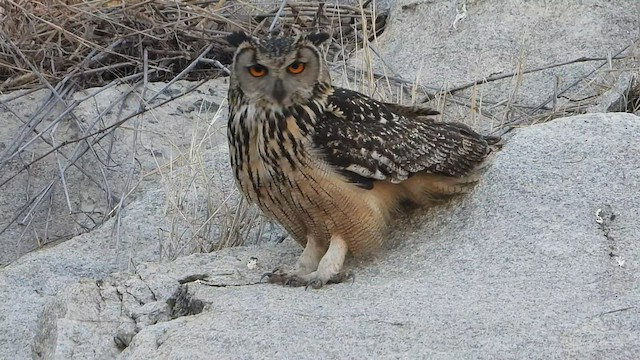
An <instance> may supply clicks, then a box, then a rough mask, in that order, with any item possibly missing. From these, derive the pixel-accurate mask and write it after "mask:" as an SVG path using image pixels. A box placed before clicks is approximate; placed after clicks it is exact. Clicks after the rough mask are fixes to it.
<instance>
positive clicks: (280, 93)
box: [271, 79, 287, 103]
mask: <svg viewBox="0 0 640 360" xmlns="http://www.w3.org/2000/svg"><path fill="white" fill-rule="evenodd" d="M271 95H273V98H274V99H276V100H277V101H278V102H279V103H282V101H283V100H284V98H285V96H286V95H287V94H286V93H285V91H284V84H283V83H282V80H281V79H277V80H276V83H275V84H274V85H273V93H272V94H271Z"/></svg>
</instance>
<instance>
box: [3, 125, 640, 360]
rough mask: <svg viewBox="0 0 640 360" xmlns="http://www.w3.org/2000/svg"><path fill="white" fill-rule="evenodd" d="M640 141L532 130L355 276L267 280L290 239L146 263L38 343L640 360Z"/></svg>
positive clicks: (86, 294)
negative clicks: (312, 287)
mask: <svg viewBox="0 0 640 360" xmlns="http://www.w3.org/2000/svg"><path fill="white" fill-rule="evenodd" d="M639 134H640V118H638V117H636V116H634V115H630V114H622V113H620V114H589V115H582V116H576V117H570V118H563V119H559V120H555V121H552V122H549V123H546V124H541V125H535V126H532V127H529V128H525V129H520V130H517V131H516V133H515V135H514V136H513V137H512V138H511V139H510V141H509V142H508V143H507V144H506V146H505V147H504V148H503V150H502V151H500V152H499V153H498V154H497V156H496V157H495V159H494V161H493V164H492V165H491V166H490V167H489V168H488V170H487V172H486V174H485V175H484V177H483V179H482V180H481V181H480V183H479V184H478V186H477V187H476V188H475V189H474V191H472V192H471V193H470V194H468V195H467V196H465V197H462V198H460V199H457V200H454V201H453V202H451V203H450V204H448V205H445V206H442V207H438V208H434V209H432V210H430V211H428V212H426V213H417V214H414V216H411V217H409V218H407V219H405V220H403V221H402V223H401V226H399V229H398V230H397V232H396V234H395V236H394V237H393V239H392V240H391V241H390V242H389V244H388V246H386V247H385V248H384V249H382V250H381V251H380V252H379V253H378V254H377V255H375V257H372V258H368V259H358V260H356V259H351V261H350V262H349V264H348V266H349V267H350V268H351V269H353V270H354V271H355V272H356V274H357V275H356V279H355V281H354V283H352V284H338V285H329V286H326V287H324V288H323V289H320V290H317V291H304V290H303V289H301V288H287V287H282V286H278V285H270V284H258V283H257V282H258V280H259V278H260V274H261V273H262V272H264V271H267V270H271V269H272V268H273V267H274V266H276V265H278V264H280V263H281V262H284V263H292V262H293V261H295V258H296V255H297V254H298V253H299V252H300V249H299V247H298V246H297V245H295V244H293V243H291V242H289V241H287V242H285V243H283V244H270V245H263V246H259V247H240V248H230V249H225V250H223V251H220V252H215V253H211V254H196V255H191V256H189V257H183V258H180V259H177V260H175V261H173V262H170V263H164V264H158V263H142V264H137V265H136V266H135V269H134V274H133V275H127V274H124V273H121V274H115V275H113V276H111V277H105V278H103V279H102V280H101V281H99V282H96V281H95V280H85V281H83V282H80V283H78V284H76V285H73V286H69V287H67V288H65V289H64V291H61V292H59V294H58V296H57V297H55V298H54V299H53V300H52V301H49V302H47V306H46V307H45V308H44V311H42V312H41V313H40V314H39V316H38V322H37V326H36V329H37V335H36V336H35V337H34V338H33V339H32V340H31V341H30V342H24V344H25V345H27V344H30V345H32V346H33V350H34V354H35V355H36V357H38V358H64V359H75V358H77V359H99V358H116V357H117V358H120V359H148V358H189V359H207V358H211V357H212V356H214V355H215V357H216V358H262V359H264V358H282V357H285V358H297V357H307V356H310V354H313V356H315V357H320V358H352V357H354V354H358V357H362V355H363V354H366V355H368V356H370V357H401V358H407V357H412V356H416V354H421V355H423V356H430V357H435V358H447V359H448V358H456V359H460V358H487V359H489V358H554V357H559V358H580V359H586V358H590V359H593V358H603V357H606V358H615V359H632V358H634V357H635V356H636V355H637V353H638V352H639V351H640V342H638V340H637V339H639V338H640V275H639V274H640V261H639V260H638V259H640V242H638V239H639V238H640V223H638V221H637V219H638V217H639V216H640V180H639V179H640V159H638V158H637V157H632V156H630V154H637V153H639V152H640V135H639ZM37 254H38V253H35V254H33V256H34V260H35V256H37ZM252 261H255V262H256V263H255V266H253V263H252ZM12 266H13V265H12ZM9 268H11V266H10V267H8V268H7V269H9ZM5 270H6V269H5ZM23 296H24V298H23V302H24V301H29V300H30V299H31V297H33V296H36V295H33V294H32V295H30V296H29V297H27V296H26V295H23ZM9 303H10V304H13V306H14V307H15V309H18V308H20V307H21V306H22V304H16V302H15V301H12V302H9ZM3 313H4V312H3ZM26 334H27V332H25V335H26ZM14 341H15V340H14ZM2 348H4V346H3V347H2ZM0 356H1V355H0Z"/></svg>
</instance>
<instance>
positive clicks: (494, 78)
mask: <svg viewBox="0 0 640 360" xmlns="http://www.w3.org/2000/svg"><path fill="white" fill-rule="evenodd" d="M626 58H628V56H615V57H613V58H611V59H612V60H620V59H626ZM602 60H609V58H602V57H581V58H577V59H573V60H569V61H565V62H561V63H556V64H550V65H545V66H540V67H537V68H533V69H529V70H525V71H523V72H522V75H524V74H529V73H533V72H538V71H543V70H548V69H553V68H556V67H560V66H566V65H571V64H577V63H581V62H587V61H602ZM516 75H518V72H517V71H516V72H512V73H508V74H502V75H494V76H489V77H488V78H485V79H481V80H475V81H471V82H469V83H467V84H464V85H460V86H456V87H454V88H451V89H448V90H446V92H449V93H453V92H456V91H460V90H464V89H468V88H470V87H472V86H475V85H480V84H484V83H488V82H492V81H497V80H502V79H506V78H510V77H513V76H516ZM544 105H546V104H544ZM544 105H543V106H544Z"/></svg>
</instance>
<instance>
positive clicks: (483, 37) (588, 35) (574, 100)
mask: <svg viewBox="0 0 640 360" xmlns="http://www.w3.org/2000/svg"><path fill="white" fill-rule="evenodd" d="M638 13H640V2H638V1H635V0H615V1H608V2H602V1H598V0H585V1H527V2H517V3H516V2H513V1H509V0H497V1H472V0H464V1H423V0H397V1H395V2H394V5H393V6H391V9H390V15H389V18H388V21H387V26H386V28H385V32H384V34H383V35H382V36H381V37H380V38H378V39H377V40H376V41H375V42H374V43H372V47H373V48H374V49H375V50H376V53H371V52H367V53H366V56H365V54H363V53H362V52H361V53H360V54H359V56H357V57H356V58H354V60H353V61H352V63H353V64H354V65H356V66H357V67H359V68H363V67H364V68H368V67H369V62H370V63H371V64H372V65H371V66H372V68H373V70H375V71H376V72H378V73H380V74H388V75H389V76H395V77H399V78H402V79H404V80H408V81H411V82H417V83H418V84H420V85H421V86H424V87H425V88H426V89H427V90H428V92H430V93H431V94H436V93H437V92H438V91H440V90H444V89H449V90H450V89H455V88H457V87H459V86H462V85H466V84H469V83H472V82H474V81H480V84H479V85H478V86H475V87H469V88H468V89H466V90H461V91H456V92H455V93H454V94H448V95H446V96H435V99H434V100H433V101H430V102H429V103H428V105H429V106H431V107H434V108H437V109H439V110H441V112H442V113H443V114H444V115H443V116H444V118H445V119H448V120H456V121H464V122H466V123H469V124H471V125H474V126H476V127H481V128H484V129H487V130H490V129H493V128H495V127H498V126H499V125H500V124H502V123H503V122H509V121H512V120H517V119H521V118H522V117H524V118H528V117H530V116H531V115H532V114H534V113H535V109H536V108H537V107H538V106H539V105H542V104H543V103H544V102H546V101H547V100H549V101H548V102H547V103H546V104H544V106H543V108H544V109H545V110H546V111H557V110H559V109H562V108H570V109H573V110H575V108H576V107H577V108H583V109H584V108H586V107H592V106H593V105H594V102H595V103H600V101H599V100H597V99H595V97H596V96H599V95H601V94H602V93H604V92H606V91H607V90H608V89H610V88H612V87H613V88H615V87H619V85H618V83H619V81H620V80H622V81H623V82H624V81H625V78H626V79H628V77H629V75H630V74H633V73H634V72H637V70H638V67H639V65H638V62H637V54H638V48H637V41H638V39H639V38H640V33H639V32H638V29H639V25H640V23H639V22H640V20H639V19H638V16H637V14H638ZM625 48H626V51H624V52H623V55H631V57H628V58H626V59H624V60H620V61H619V62H616V61H613V62H607V61H606V60H607V58H608V57H611V56H613V55H616V54H617V53H618V52H619V51H621V50H623V49H625ZM634 56H635V58H634ZM582 57H586V58H592V59H593V58H595V59H600V60H598V61H596V60H593V61H584V62H575V63H571V64H565V65H563V66H558V65H560V64H561V63H564V62H570V61H573V60H577V59H579V58H582ZM369 59H370V60H369ZM381 59H384V61H383V60H381ZM545 67H548V68H546V69H543V70H541V71H536V72H532V73H528V74H525V75H523V76H522V77H521V78H519V77H516V76H514V75H513V74H516V73H518V72H519V71H523V70H529V69H535V68H545ZM598 69H599V70H598ZM596 70H597V71H596ZM509 74H512V75H509ZM496 76H504V79H501V80H496V81H488V82H487V83H483V81H484V80H487V79H491V78H492V77H496ZM635 76H638V75H637V73H636V75H635ZM581 79H582V80H581ZM386 87H387V82H386V81H384V80H383V81H380V82H379V83H378V86H377V87H376V88H375V89H376V92H377V93H381V94H384V93H385V89H386ZM408 87H409V88H410V87H411V85H409V86H408ZM564 90H567V92H566V93H562V96H559V98H557V99H555V100H553V98H554V96H553V95H554V94H560V92H562V91H564ZM626 91H628V87H627V88H626ZM396 94H397V91H396ZM384 96H389V95H384ZM617 98H620V95H618V97H617ZM419 99H420V98H418V99H416V100H419ZM469 99H471V100H469ZM404 101H407V102H408V101H410V96H409V95H406V96H405V99H404ZM602 102H605V103H615V100H613V101H612V99H610V98H607V97H604V98H603V100H602ZM480 103H482V105H480ZM604 107H605V106H601V108H604Z"/></svg>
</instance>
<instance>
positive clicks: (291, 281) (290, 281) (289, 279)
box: [283, 275, 305, 287]
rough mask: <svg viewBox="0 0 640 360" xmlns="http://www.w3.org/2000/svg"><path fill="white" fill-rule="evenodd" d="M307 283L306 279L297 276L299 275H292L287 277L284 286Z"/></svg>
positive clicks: (298, 285)
mask: <svg viewBox="0 0 640 360" xmlns="http://www.w3.org/2000/svg"><path fill="white" fill-rule="evenodd" d="M304 284H305V281H304V280H303V279H302V278H301V277H299V276H297V275H292V276H289V277H287V279H286V280H285V281H284V284H283V285H284V286H289V287H300V286H302V285H304Z"/></svg>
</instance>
